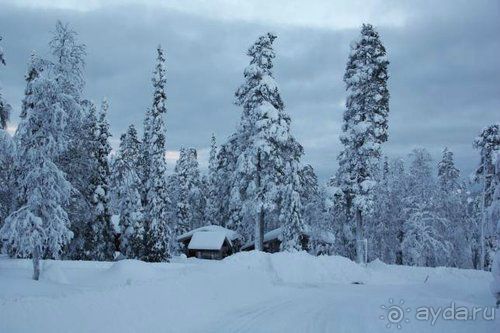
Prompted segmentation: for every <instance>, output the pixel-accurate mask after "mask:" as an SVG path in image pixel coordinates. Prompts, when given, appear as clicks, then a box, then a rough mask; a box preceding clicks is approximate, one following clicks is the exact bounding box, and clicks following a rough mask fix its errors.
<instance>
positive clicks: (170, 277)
mask: <svg viewBox="0 0 500 333" xmlns="http://www.w3.org/2000/svg"><path fill="white" fill-rule="evenodd" d="M43 266H44V267H43V271H42V278H41V281H39V282H34V281H32V280H30V263H29V261H23V260H5V259H3V260H0V332H2V333H4V332H6V333H16V332H32V333H33V332H50V333H56V332H107V333H113V332H120V333H124V332H175V333H178V332H180V333H182V332H188V333H191V332H193V333H201V332H208V333H211V332H213V333H216V332H217V333H220V332H254V333H260V332H262V333H265V332H301V333H304V332H335V333H342V332H346V333H347V332H348V333H356V332H363V333H369V332H390V331H402V332H419V333H425V332H458V333H460V332H464V333H465V332H467V333H469V332H474V333H481V332H488V333H489V332H499V331H500V326H499V322H498V319H496V320H494V321H491V320H490V321H488V320H481V319H479V320H468V321H466V322H464V321H456V320H448V321H445V320H443V319H442V318H438V319H437V320H436V323H435V325H432V324H431V322H429V321H418V320H416V319H415V309H416V308H417V307H421V306H432V307H436V308H437V307H445V306H447V305H449V304H450V302H456V303H457V304H458V305H462V306H466V307H468V308H472V307H473V306H483V307H484V306H491V305H492V303H493V299H492V297H491V294H490V292H489V290H488V283H489V281H490V280H491V276H490V275H489V274H488V273H486V272H477V271H467V270H457V269H448V268H412V267H398V266H388V265H384V264H381V263H373V264H370V265H369V266H368V267H367V268H361V267H359V266H358V265H356V264H354V263H352V262H350V261H348V260H346V259H345V258H341V257H311V256H308V255H305V254H300V253H299V254H277V255H267V254H259V253H245V254H239V255H236V256H233V257H231V258H228V259H226V260H224V261H221V262H214V261H199V260H187V261H186V260H184V261H180V262H178V263H174V264H146V263H142V262H138V261H122V262H118V263H95V262H69V261H67V262H53V261H49V262H45V263H44V265H43ZM354 281H360V282H363V284H352V282H354ZM426 281H427V282H426ZM390 299H393V302H394V304H395V305H397V306H401V307H402V308H405V309H406V308H407V309H409V311H408V312H404V318H403V319H408V320H409V322H406V321H404V320H402V321H401V322H400V324H401V325H402V329H401V330H398V329H397V327H396V326H394V325H393V327H391V328H390V329H387V328H386V326H385V325H386V324H387V323H388V320H387V319H386V317H384V318H383V319H381V318H380V316H384V315H387V313H386V311H385V310H384V309H382V308H381V306H382V305H389V304H390V301H389V300H390ZM400 300H403V301H404V304H399V301H400ZM394 304H393V305H394Z"/></svg>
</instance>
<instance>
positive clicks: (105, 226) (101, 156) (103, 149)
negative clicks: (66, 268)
mask: <svg viewBox="0 0 500 333" xmlns="http://www.w3.org/2000/svg"><path fill="white" fill-rule="evenodd" d="M108 108H109V106H108V102H107V101H106V100H104V101H103V102H102V105H101V110H100V113H99V118H98V120H97V130H96V133H95V134H96V137H95V141H94V147H93V153H94V158H95V161H96V167H97V169H96V174H95V175H94V177H93V179H91V183H90V186H91V189H92V200H91V207H92V212H93V216H92V221H91V222H90V224H89V225H88V236H87V237H86V239H85V242H86V244H85V250H86V256H87V257H88V259H91V260H112V259H113V255H114V251H115V245H114V231H113V226H112V225H111V213H110V210H109V179H110V170H109V163H108V157H109V153H110V152H111V146H110V145H109V137H110V136H111V134H110V133H109V124H108V121H107V119H106V116H107V112H108Z"/></svg>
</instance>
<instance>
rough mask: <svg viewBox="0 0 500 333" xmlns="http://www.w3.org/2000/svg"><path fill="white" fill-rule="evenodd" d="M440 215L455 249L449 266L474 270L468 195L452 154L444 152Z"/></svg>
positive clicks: (438, 204)
mask: <svg viewBox="0 0 500 333" xmlns="http://www.w3.org/2000/svg"><path fill="white" fill-rule="evenodd" d="M437 190H438V195H437V196H436V209H437V214H438V215H439V216H441V217H442V218H444V219H446V220H447V229H446V230H443V231H442V232H443V234H444V237H445V239H446V240H448V241H449V242H450V243H451V244H452V246H453V250H452V255H451V257H450V261H449V262H448V263H447V265H450V266H454V267H461V268H471V267H472V247H471V245H472V243H473V237H472V229H471V221H470V218H469V215H468V211H467V193H466V188H465V185H464V184H463V183H462V182H461V181H460V171H459V170H458V169H457V168H456V167H455V163H454V160H453V152H451V151H450V150H448V148H445V149H444V150H443V156H442V159H441V161H440V162H439V163H438V189H437Z"/></svg>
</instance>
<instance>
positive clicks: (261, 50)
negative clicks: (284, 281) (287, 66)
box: [228, 33, 303, 250]
mask: <svg viewBox="0 0 500 333" xmlns="http://www.w3.org/2000/svg"><path fill="white" fill-rule="evenodd" d="M275 39H276V36H275V35H274V34H272V33H267V34H265V35H263V36H261V37H259V38H258V39H257V41H256V42H255V43H254V44H253V45H252V46H251V47H250V48H249V49H248V52H247V55H248V56H249V57H251V60H250V64H249V65H248V66H247V67H246V69H245V71H244V76H245V83H244V84H242V85H241V86H240V87H239V88H238V90H237V91H236V94H235V95H236V104H237V105H239V106H242V107H243V112H242V116H241V120H240V125H239V128H238V130H237V132H236V133H235V134H234V135H233V136H232V137H231V138H230V141H229V142H228V144H229V145H231V146H232V148H234V150H235V151H234V152H233V153H234V154H235V156H236V160H235V163H234V171H233V173H232V175H231V180H232V184H231V186H230V200H229V201H230V206H233V207H237V208H239V209H238V210H234V211H233V212H231V215H233V216H236V217H231V218H230V221H231V223H234V225H233V226H234V227H235V229H236V230H237V231H238V232H240V233H241V234H242V235H244V237H245V238H246V239H252V238H253V239H254V240H255V248H256V249H257V250H262V248H263V235H264V229H265V228H266V227H268V228H272V227H277V226H279V225H283V227H284V230H293V232H291V233H290V232H285V233H284V234H283V237H284V238H283V239H282V241H283V244H285V249H288V248H295V247H298V246H299V245H297V244H296V241H297V239H298V237H297V235H295V233H296V232H297V231H298V230H301V229H302V228H303V222H302V220H301V218H300V214H299V215H298V216H297V214H296V212H299V213H300V211H301V209H302V208H301V207H300V197H299V196H298V195H295V192H296V191H298V190H299V189H298V185H297V184H298V181H297V179H298V175H297V173H298V170H299V168H298V164H299V159H300V157H301V155H302V153H303V150H302V147H301V146H300V144H298V143H297V142H296V140H295V139H294V138H293V136H292V135H291V133H290V117H289V116H288V114H286V112H285V111H284V104H283V101H282V100H281V96H280V93H279V89H278V86H277V84H276V82H275V80H274V77H273V74H272V68H273V62H272V61H273V59H274V57H275V53H274V50H273V49H272V43H273V41H274V40H275ZM229 162H230V163H231V161H229ZM231 168H233V166H231ZM230 209H231V208H230ZM288 224H290V225H288ZM287 228H289V229H287ZM252 234H254V237H252Z"/></svg>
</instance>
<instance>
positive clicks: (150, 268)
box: [102, 259, 160, 284]
mask: <svg viewBox="0 0 500 333" xmlns="http://www.w3.org/2000/svg"><path fill="white" fill-rule="evenodd" d="M159 277H160V274H159V272H158V271H157V270H156V269H155V267H154V265H152V264H149V263H146V262H144V261H140V260H133V259H126V260H120V261H117V262H115V263H114V264H112V265H111V267H110V268H109V269H108V270H105V271H104V272H102V278H103V279H105V280H108V281H113V282H114V283H116V284H121V283H125V284H132V283H133V282H144V281H151V280H155V279H158V278H159Z"/></svg>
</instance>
